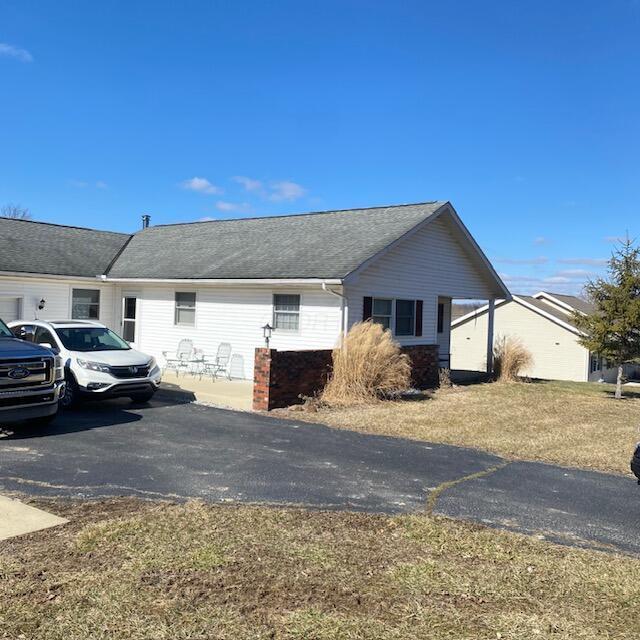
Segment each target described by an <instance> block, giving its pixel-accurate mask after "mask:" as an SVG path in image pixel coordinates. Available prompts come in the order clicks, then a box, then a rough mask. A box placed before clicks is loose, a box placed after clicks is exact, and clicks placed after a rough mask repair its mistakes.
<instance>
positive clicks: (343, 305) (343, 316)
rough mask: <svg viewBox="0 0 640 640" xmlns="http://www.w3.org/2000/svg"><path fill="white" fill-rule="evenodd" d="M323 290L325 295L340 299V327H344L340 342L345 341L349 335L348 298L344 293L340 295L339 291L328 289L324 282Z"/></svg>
mask: <svg viewBox="0 0 640 640" xmlns="http://www.w3.org/2000/svg"><path fill="white" fill-rule="evenodd" d="M322 290H323V291H324V292H325V293H329V294H331V295H332V296H336V298H340V326H341V327H342V330H341V332H340V334H341V337H340V342H343V341H344V337H345V336H346V335H347V330H348V326H347V325H348V322H349V305H348V303H347V296H345V295H344V294H342V293H338V292H337V291H334V290H333V289H329V287H327V283H326V282H323V283H322Z"/></svg>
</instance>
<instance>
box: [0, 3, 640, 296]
mask: <svg viewBox="0 0 640 640" xmlns="http://www.w3.org/2000/svg"><path fill="white" fill-rule="evenodd" d="M639 75H640V2H638V1H637V0H625V1H623V0H611V1H608V2H602V1H597V2H595V1H588V0H587V1H581V2H577V1H573V2H560V3H559V2H557V1H556V2H549V1H547V0H541V1H538V2H530V1H527V2H521V1H517V0H516V1H514V0H511V1H509V2H484V3H479V2H456V1H452V2H438V3H435V2H426V1H421V2H411V1H406V2H395V1H389V2H382V1H375V2H371V1H367V2H365V1H361V2H354V1H348V0H343V1H341V2H332V1H329V0H325V1H324V2H322V3H317V2H310V1H309V2H307V1H303V0H297V1H295V2H288V1H278V0H274V1H273V2H263V1H260V2H258V1H256V2H243V1H241V0H238V1H236V2H213V1H193V0H191V1H186V2H180V3H177V2H162V1H160V0H156V1H154V2H142V1H138V2H114V1H108V0H102V1H101V2H100V3H94V2H91V3H89V2H65V1H64V0H57V1H56V2H53V1H29V0H17V1H11V0H9V1H7V0H3V2H2V3H1V4H0V87H1V91H2V99H1V100H0V143H1V148H2V154H1V159H0V204H2V203H6V202H16V203H21V204H22V205H24V206H27V207H29V208H30V210H31V212H32V214H33V216H34V217H35V218H36V219H37V220H43V221H50V222H58V223H63V224H75V225H82V226H91V227H96V228H106V229H114V230H123V231H132V230H135V229H136V228H137V227H138V226H139V221H140V214H142V213H145V212H148V213H150V214H151V215H152V223H155V224H160V223H169V222H180V221H188V220H198V219H201V218H214V219H216V218H225V217H242V216H255V215H274V214H281V213H294V212H301V211H312V210H323V209H332V208H350V207H359V206H373V205H379V204H393V203H402V202H416V201H424V200H433V199H445V200H451V201H452V202H453V204H454V206H455V207H456V209H457V210H458V212H459V213H460V214H461V216H462V218H463V220H464V221H465V223H466V224H467V226H468V227H469V228H470V230H471V231H472V233H473V234H474V235H475V237H476V238H477V240H478V242H479V243H480V245H481V246H482V247H483V248H484V249H485V251H486V252H487V254H488V255H489V257H490V258H491V259H492V260H493V262H494V265H495V266H496V268H497V270H498V271H499V272H500V273H501V274H503V276H504V277H505V280H506V282H507V284H508V285H509V287H510V288H511V289H512V291H514V292H523V293H527V292H530V291H533V290H537V289H540V288H545V289H549V290H556V291H577V290H579V288H580V286H581V283H582V282H583V281H584V279H585V278H586V277H589V275H590V274H593V273H597V272H599V271H600V270H601V269H602V266H601V265H602V261H603V259H605V258H607V257H608V256H609V254H610V252H611V249H612V246H613V245H612V243H611V239H612V238H616V237H619V236H623V235H624V234H625V233H626V232H627V231H628V232H629V233H630V235H631V236H632V237H634V236H635V235H640V223H639V222H638V220H639V208H638V205H639V203H640V164H639V163H640V160H639V155H638V149H639V148H640V118H639V117H638V114H640V83H639V82H638V77H639Z"/></svg>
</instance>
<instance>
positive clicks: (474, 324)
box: [451, 301, 588, 382]
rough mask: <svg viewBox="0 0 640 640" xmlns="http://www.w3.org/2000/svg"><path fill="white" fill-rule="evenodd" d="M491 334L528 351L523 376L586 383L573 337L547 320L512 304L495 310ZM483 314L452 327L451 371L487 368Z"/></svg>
mask: <svg viewBox="0 0 640 640" xmlns="http://www.w3.org/2000/svg"><path fill="white" fill-rule="evenodd" d="M494 334H495V336H496V338H497V337H498V336H515V337H517V338H519V339H520V340H521V341H522V343H523V344H524V345H525V346H526V347H527V349H529V351H531V354H532V355H533V360H534V362H533V366H532V367H531V368H530V369H528V370H527V371H523V372H522V373H523V375H528V376H531V377H533V378H548V379H551V380H575V381H578V382H584V381H585V380H586V379H587V364H588V363H587V359H588V351H587V349H585V348H584V347H582V346H581V345H580V344H578V341H577V336H576V335H575V334H574V333H572V332H571V331H568V330H567V329H563V328H562V327H561V326H559V325H557V324H556V323H554V322H552V321H551V320H549V319H547V318H545V317H543V316H541V315H540V314H538V313H535V312H534V311H531V310H530V309H528V308H526V307H524V306H522V305H521V304H519V303H518V302H515V301H512V302H508V303H505V304H501V305H499V306H497V307H496V311H495V323H494ZM486 345H487V314H486V313H483V314H481V315H480V316H478V317H476V318H471V319H470V320H468V321H467V322H464V323H462V324H459V325H456V326H455V327H453V328H452V331H451V368H452V369H463V370H471V371H484V370H485V369H486V364H487V359H486V358H487V353H486V349H487V347H486Z"/></svg>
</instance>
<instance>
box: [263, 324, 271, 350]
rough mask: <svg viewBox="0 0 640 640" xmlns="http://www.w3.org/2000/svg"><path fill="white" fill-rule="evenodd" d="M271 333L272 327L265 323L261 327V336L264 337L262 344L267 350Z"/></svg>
mask: <svg viewBox="0 0 640 640" xmlns="http://www.w3.org/2000/svg"><path fill="white" fill-rule="evenodd" d="M272 331H273V327H272V326H271V325H270V324H269V323H268V322H267V324H265V325H264V327H262V335H263V336H264V344H265V346H266V347H267V349H268V348H269V339H270V338H271V332H272Z"/></svg>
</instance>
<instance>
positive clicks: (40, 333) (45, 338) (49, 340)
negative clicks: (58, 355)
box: [34, 327, 58, 350]
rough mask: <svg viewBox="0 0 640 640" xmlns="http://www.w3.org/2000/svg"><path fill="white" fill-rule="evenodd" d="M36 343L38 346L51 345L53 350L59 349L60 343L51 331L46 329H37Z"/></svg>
mask: <svg viewBox="0 0 640 640" xmlns="http://www.w3.org/2000/svg"><path fill="white" fill-rule="evenodd" d="M34 342H35V343H36V344H48V345H51V348H52V349H56V350H57V349H58V343H57V342H56V339H55V338H54V337H53V336H52V335H51V332H50V331H49V329H45V328H44V327H37V328H36V336H35V340H34Z"/></svg>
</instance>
